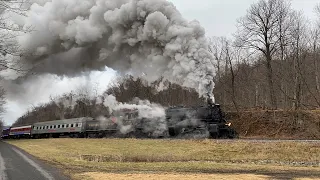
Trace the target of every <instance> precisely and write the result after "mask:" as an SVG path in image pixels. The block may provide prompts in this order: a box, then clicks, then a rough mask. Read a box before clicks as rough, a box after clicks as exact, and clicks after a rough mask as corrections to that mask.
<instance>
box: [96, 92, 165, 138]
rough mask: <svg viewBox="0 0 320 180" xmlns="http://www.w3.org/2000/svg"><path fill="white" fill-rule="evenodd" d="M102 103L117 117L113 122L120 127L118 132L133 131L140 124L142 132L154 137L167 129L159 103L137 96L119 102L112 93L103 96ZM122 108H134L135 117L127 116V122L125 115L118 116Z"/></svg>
mask: <svg viewBox="0 0 320 180" xmlns="http://www.w3.org/2000/svg"><path fill="white" fill-rule="evenodd" d="M103 104H104V105H105V106H106V107H108V108H109V110H110V112H111V113H112V114H113V115H115V116H116V117H117V119H116V120H115V123H116V124H117V125H118V126H119V127H120V132H121V133H123V134H127V133H130V132H132V131H135V130H136V128H140V126H141V128H142V132H144V133H150V135H151V136H155V137H158V136H161V135H163V134H164V133H165V132H166V130H167V123H166V120H165V109H164V108H163V107H162V106H161V105H159V104H155V103H151V102H150V101H148V100H140V99H138V98H136V99H134V100H133V101H132V102H131V103H121V102H118V101H117V100H116V98H115V97H114V96H112V95H107V96H106V97H105V98H104V101H103ZM124 110H129V111H132V110H136V111H137V117H134V118H129V122H127V123H126V122H125V121H126V117H120V116H119V114H117V112H123V111H124ZM100 119H101V118H100ZM104 120H105V119H104ZM141 120H143V122H141Z"/></svg>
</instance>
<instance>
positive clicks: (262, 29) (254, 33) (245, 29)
mask: <svg viewBox="0 0 320 180" xmlns="http://www.w3.org/2000/svg"><path fill="white" fill-rule="evenodd" d="M285 3H286V2H285V1H283V0H260V1H259V2H258V3H255V4H253V5H252V6H251V7H250V9H249V10H248V11H247V15H246V16H244V17H243V18H241V19H240V20H239V21H238V32H237V35H236V39H237V40H236V45H237V46H239V47H243V48H248V49H253V50H255V51H260V52H261V53H263V55H264V57H265V66H266V68H267V79H268V84H269V93H270V101H271V106H272V108H274V109H277V100H276V95H275V88H274V79H273V70H272V64H271V62H272V59H273V56H274V55H275V53H276V52H277V49H278V48H279V44H280V43H279V41H280V38H282V35H279V28H280V26H279V19H283V18H284V17H281V16H280V15H283V12H287V11H288V10H287V8H289V6H288V5H286V4H285Z"/></svg>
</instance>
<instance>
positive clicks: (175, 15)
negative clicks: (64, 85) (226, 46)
mask: <svg viewBox="0 0 320 180" xmlns="http://www.w3.org/2000/svg"><path fill="white" fill-rule="evenodd" d="M34 2H37V3H34V4H32V5H31V6H30V10H29V11H28V12H27V16H26V17H20V19H19V24H20V25H23V27H25V28H27V27H32V28H33V31H32V32H31V33H30V34H29V33H26V34H22V35H21V36H19V37H18V39H17V41H18V42H19V44H20V46H21V48H22V49H23V50H24V52H25V53H24V54H23V55H24V56H23V57H24V58H23V59H22V60H21V59H19V60H14V59H13V60H12V61H18V62H19V64H24V65H25V66H26V67H27V68H33V70H34V71H35V72H38V73H53V74H58V75H68V76H75V75H77V74H79V73H80V72H84V71H91V70H100V69H104V67H105V66H108V67H111V68H113V69H115V70H117V71H118V72H120V73H131V74H132V75H134V76H141V75H144V77H145V78H146V79H147V80H148V81H149V82H151V81H154V80H156V79H158V78H160V77H161V76H163V77H164V79H167V80H169V81H171V82H173V83H178V84H180V85H182V86H184V87H189V88H194V89H196V90H197V91H198V92H199V95H200V96H204V95H207V93H209V95H211V96H212V94H211V91H212V89H213V86H214V84H213V83H212V79H213V76H214V67H213V64H212V62H211V59H212V57H211V55H210V53H209V52H208V49H207V41H206V37H205V30H204V28H202V27H201V26H200V24H199V23H198V22H197V21H192V22H187V21H186V20H185V19H184V18H183V17H182V16H181V14H180V13H179V12H178V10H177V9H176V7H175V6H174V5H173V4H172V3H170V2H168V1H166V0H81V1H79V0H51V1H45V0H42V1H40V0H37V1H34ZM16 19H18V18H14V19H13V21H14V20H16Z"/></svg>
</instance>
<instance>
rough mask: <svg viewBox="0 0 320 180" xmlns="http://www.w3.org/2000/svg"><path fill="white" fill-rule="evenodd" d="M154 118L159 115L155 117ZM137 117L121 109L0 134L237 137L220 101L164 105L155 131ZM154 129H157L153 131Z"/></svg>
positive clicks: (40, 123) (54, 136) (13, 135)
mask: <svg viewBox="0 0 320 180" xmlns="http://www.w3.org/2000/svg"><path fill="white" fill-rule="evenodd" d="M155 121H156V122H157V121H158V119H156V120H155ZM150 122H151V121H150V120H148V119H146V118H139V114H138V111H137V110H128V109H126V110H120V111H116V112H114V113H113V114H112V116H110V117H108V118H103V119H99V120H98V119H94V118H91V117H81V118H73V119H64V120H56V121H47V122H38V123H34V124H32V125H29V126H21V127H13V128H9V129H6V130H5V132H3V134H7V133H8V132H9V134H7V135H6V136H3V137H2V138H49V137H53V138H58V137H61V136H67V137H75V138H86V137H95V138H101V137H110V136H113V137H142V138H150V137H152V138H163V137H169V138H170V137H178V136H183V135H184V134H194V133H195V134H197V133H202V134H207V135H208V136H207V137H209V138H236V137H237V133H236V132H235V130H233V129H232V128H231V127H230V126H231V123H228V122H227V121H226V119H225V117H224V114H223V112H222V111H221V108H220V106H219V105H216V104H212V103H211V104H210V103H209V105H208V106H200V107H194V108H185V107H173V108H168V109H166V117H165V121H164V122H165V123H166V129H165V130H164V131H157V127H152V128H151V126H158V125H157V124H155V123H154V122H153V123H150ZM155 132H157V133H155Z"/></svg>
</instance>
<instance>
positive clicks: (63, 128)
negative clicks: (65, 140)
mask: <svg viewBox="0 0 320 180" xmlns="http://www.w3.org/2000/svg"><path fill="white" fill-rule="evenodd" d="M92 119H93V118H89V117H82V118H73V119H66V120H57V121H47V122H39V123H35V124H33V128H32V137H33V138H43V137H59V136H70V137H84V136H85V127H86V122H87V120H92Z"/></svg>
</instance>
